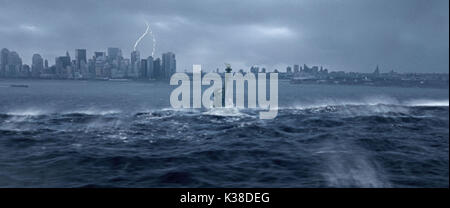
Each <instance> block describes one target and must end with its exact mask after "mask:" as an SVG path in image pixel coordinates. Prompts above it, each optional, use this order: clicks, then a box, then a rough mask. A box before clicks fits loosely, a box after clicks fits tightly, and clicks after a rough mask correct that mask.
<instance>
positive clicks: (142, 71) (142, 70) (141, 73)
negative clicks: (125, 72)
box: [139, 59, 147, 79]
mask: <svg viewBox="0 0 450 208" xmlns="http://www.w3.org/2000/svg"><path fill="white" fill-rule="evenodd" d="M140 67H141V68H140V70H139V78H140V79H145V78H147V59H142V60H141V65H140Z"/></svg>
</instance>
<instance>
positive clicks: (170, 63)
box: [161, 52, 177, 79]
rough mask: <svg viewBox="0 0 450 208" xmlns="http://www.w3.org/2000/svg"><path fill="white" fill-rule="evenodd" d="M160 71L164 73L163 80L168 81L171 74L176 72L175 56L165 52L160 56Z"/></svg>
mask: <svg viewBox="0 0 450 208" xmlns="http://www.w3.org/2000/svg"><path fill="white" fill-rule="evenodd" d="M161 68H162V71H163V73H164V75H163V76H164V78H165V79H170V77H171V76H172V74H174V73H175V72H176V71H177V62H176V60H175V54H174V53H172V52H167V53H164V54H163V55H162V64H161Z"/></svg>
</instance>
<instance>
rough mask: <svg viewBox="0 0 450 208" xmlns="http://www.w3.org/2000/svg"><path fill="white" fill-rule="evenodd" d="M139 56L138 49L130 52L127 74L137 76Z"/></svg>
mask: <svg viewBox="0 0 450 208" xmlns="http://www.w3.org/2000/svg"><path fill="white" fill-rule="evenodd" d="M140 62H141V57H140V53H139V51H133V52H131V71H130V72H128V76H131V77H134V78H136V77H138V75H139V69H140V64H141V63H140Z"/></svg>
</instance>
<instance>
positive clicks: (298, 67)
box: [294, 64, 300, 73]
mask: <svg viewBox="0 0 450 208" xmlns="http://www.w3.org/2000/svg"><path fill="white" fill-rule="evenodd" d="M299 72H300V66H299V65H298V64H295V65H294V73H299Z"/></svg>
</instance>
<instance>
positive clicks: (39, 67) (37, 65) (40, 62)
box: [31, 53, 44, 77]
mask: <svg viewBox="0 0 450 208" xmlns="http://www.w3.org/2000/svg"><path fill="white" fill-rule="evenodd" d="M43 72H44V59H43V58H42V57H41V55H39V54H37V53H36V54H34V55H33V58H32V63H31V74H32V76H33V77H39V75H40V74H41V73H43Z"/></svg>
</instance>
